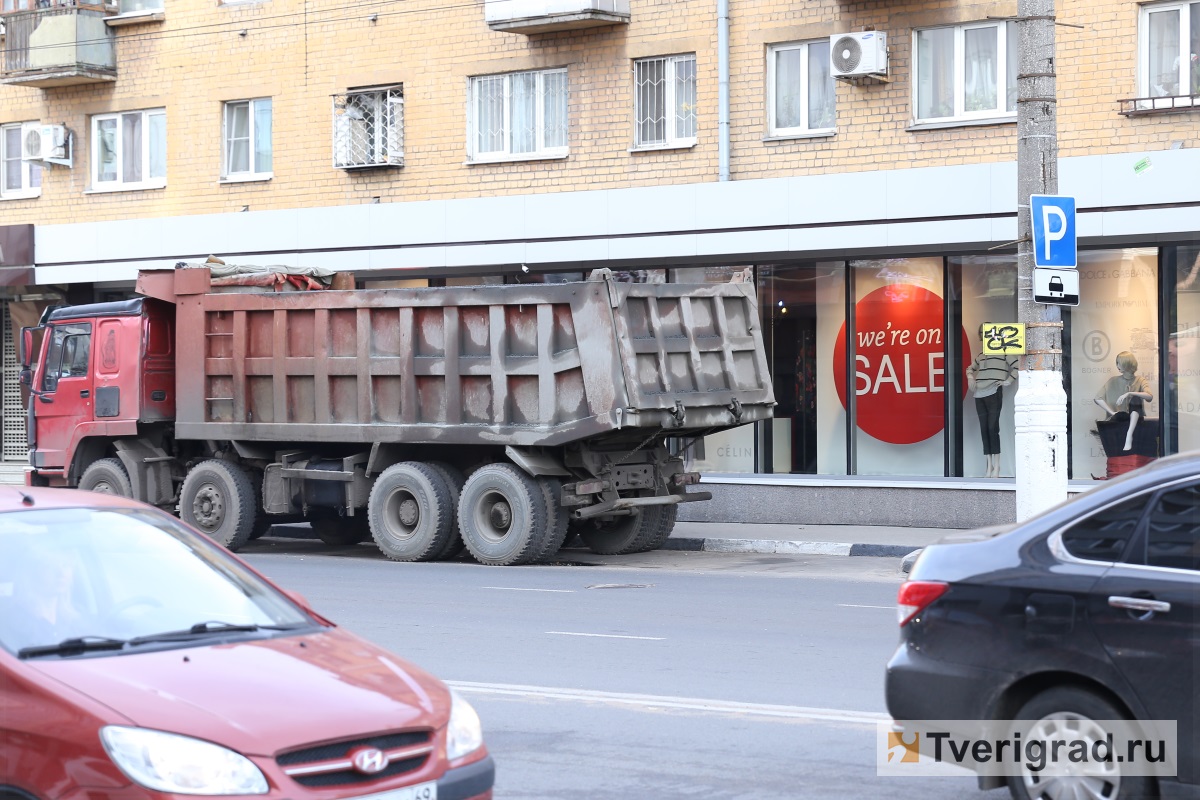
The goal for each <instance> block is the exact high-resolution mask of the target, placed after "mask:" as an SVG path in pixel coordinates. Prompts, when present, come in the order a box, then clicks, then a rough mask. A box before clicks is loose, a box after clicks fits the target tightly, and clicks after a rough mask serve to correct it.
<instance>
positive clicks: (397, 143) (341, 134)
mask: <svg viewBox="0 0 1200 800" xmlns="http://www.w3.org/2000/svg"><path fill="white" fill-rule="evenodd" d="M364 97H365V98H370V99H371V105H372V108H371V110H370V114H371V116H372V119H371V121H370V122H371V125H372V126H374V128H375V129H376V132H375V135H374V146H373V147H371V148H369V149H370V150H371V152H370V153H369V154H367V155H368V156H369V159H370V160H367V159H365V158H364V159H360V160H356V159H355V158H354V151H355V149H356V148H355V145H356V144H360V145H361V149H363V150H366V149H368V148H367V147H366V144H365V143H361V142H359V141H358V140H359V138H360V137H366V136H367V133H366V132H365V131H362V130H361V128H356V127H355V126H354V124H353V120H358V121H363V122H365V121H366V120H365V119H364V117H365V115H363V116H359V117H353V116H350V114H349V110H348V108H347V107H346V104H347V103H348V102H349V101H350V99H351V98H364ZM385 145H386V146H385ZM333 166H334V167H335V168H337V169H369V168H373V167H402V166H404V87H403V86H402V85H400V84H396V85H394V86H379V87H373V88H370V89H351V90H349V91H346V92H344V93H342V94H336V95H334V96H333Z"/></svg>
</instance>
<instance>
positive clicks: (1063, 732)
mask: <svg viewBox="0 0 1200 800" xmlns="http://www.w3.org/2000/svg"><path fill="white" fill-rule="evenodd" d="M1107 735H1108V731H1107V730H1105V729H1104V728H1103V727H1102V726H1100V725H1097V724H1096V722H1095V721H1094V720H1091V719H1088V718H1087V717H1084V716H1081V715H1079V714H1073V713H1071V712H1067V711H1064V712H1060V713H1057V714H1048V715H1047V716H1045V717H1042V718H1041V719H1040V720H1038V721H1037V722H1036V723H1034V725H1033V728H1032V730H1030V731H1029V733H1028V735H1027V736H1026V737H1025V738H1026V740H1028V739H1031V738H1035V739H1039V740H1041V741H1043V742H1045V743H1046V750H1047V751H1049V750H1050V749H1051V747H1052V743H1053V742H1054V741H1056V740H1064V739H1065V740H1067V741H1076V740H1079V741H1086V742H1088V751H1089V752H1091V746H1092V744H1091V743H1092V742H1097V741H1104V740H1105V737H1106V736H1107ZM1059 769H1060V770H1061V767H1060V768H1059ZM1047 771H1048V770H1047ZM1021 779H1022V782H1023V783H1024V784H1025V791H1026V792H1028V794H1029V796H1030V797H1036V798H1043V797H1044V798H1047V800H1072V799H1073V798H1076V797H1120V796H1121V794H1120V792H1121V771H1120V768H1119V767H1118V766H1117V765H1116V764H1115V763H1114V764H1107V765H1106V764H1097V763H1095V762H1088V764H1086V765H1079V766H1078V767H1072V768H1071V769H1070V771H1069V772H1068V773H1067V774H1062V773H1061V772H1059V774H1048V775H1047V774H1044V773H1034V772H1031V771H1030V770H1029V769H1028V768H1024V769H1022V775H1021Z"/></svg>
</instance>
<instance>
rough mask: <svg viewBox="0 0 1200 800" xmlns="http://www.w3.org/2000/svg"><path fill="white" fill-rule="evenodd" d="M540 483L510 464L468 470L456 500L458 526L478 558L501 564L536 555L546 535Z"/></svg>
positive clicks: (516, 561)
mask: <svg viewBox="0 0 1200 800" xmlns="http://www.w3.org/2000/svg"><path fill="white" fill-rule="evenodd" d="M546 519H547V514H546V500H545V497H544V495H543V494H542V490H541V487H539V486H538V485H537V484H536V483H534V482H533V479H532V478H530V477H529V476H528V475H526V474H525V473H524V472H522V471H521V470H519V469H517V468H516V467H514V466H512V465H511V464H488V465H487V466H485V467H480V468H479V469H477V470H475V472H473V473H471V477H470V478H468V479H467V483H466V485H465V486H464V487H463V490H462V496H461V497H460V498H459V500H458V528H459V530H461V531H462V537H463V542H464V543H465V544H466V546H467V549H468V550H470V551H471V555H472V556H473V557H474V558H475V560H476V561H478V562H479V563H480V564H487V565H489V566H499V567H505V566H509V565H511V564H528V563H530V562H532V561H533V560H534V559H535V558H537V556H538V553H540V552H541V548H542V544H543V542H544V541H545V538H546V535H547V529H546Z"/></svg>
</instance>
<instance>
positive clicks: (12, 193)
mask: <svg viewBox="0 0 1200 800" xmlns="http://www.w3.org/2000/svg"><path fill="white" fill-rule="evenodd" d="M23 127H24V125H23V123H20V122H14V123H11V124H8V123H5V124H3V125H0V200H28V199H30V198H33V197H41V196H42V186H41V179H42V178H43V177H44V176H45V174H44V173H43V171H42V166H41V164H37V163H35V162H32V161H26V160H25V159H23V158H21V148H23V147H24V146H25V144H24V142H25V138H24V136H18V137H17V138H18V142H19V143H18V145H17V152H16V154H15V157H14V154H13V153H10V152H8V150H7V148H6V147H5V145H4V143H5V141H6V140H7V132H8V131H10V130H17V131H22V130H23ZM10 161H20V163H21V188H19V189H6V188H5V186H4V178H5V176H6V175H7V174H8V162H10ZM35 170H36V171H37V175H38V185H37V186H34V185H33V176H34V171H35Z"/></svg>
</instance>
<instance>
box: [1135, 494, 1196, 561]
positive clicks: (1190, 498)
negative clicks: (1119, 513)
mask: <svg viewBox="0 0 1200 800" xmlns="http://www.w3.org/2000/svg"><path fill="white" fill-rule="evenodd" d="M1146 564H1147V565H1149V566H1152V567H1172V568H1174V569H1188V570H1193V571H1196V572H1200V484H1192V485H1191V486H1184V487H1181V488H1179V489H1172V490H1171V491H1169V492H1163V494H1162V495H1160V496H1159V498H1158V501H1157V502H1155V504H1154V507H1153V508H1152V509H1151V510H1150V519H1149V523H1148V525H1147V528H1146Z"/></svg>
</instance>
